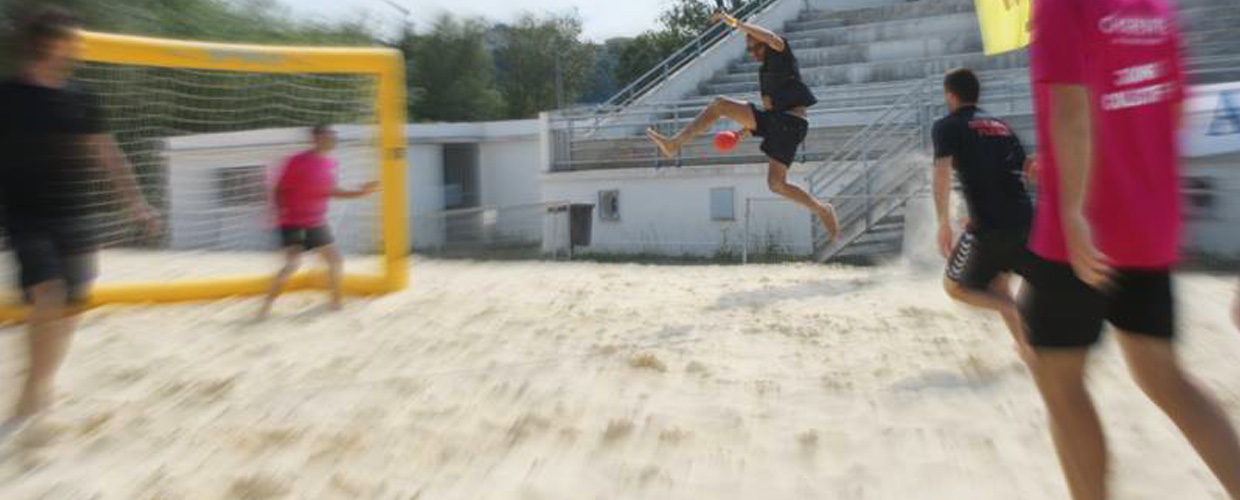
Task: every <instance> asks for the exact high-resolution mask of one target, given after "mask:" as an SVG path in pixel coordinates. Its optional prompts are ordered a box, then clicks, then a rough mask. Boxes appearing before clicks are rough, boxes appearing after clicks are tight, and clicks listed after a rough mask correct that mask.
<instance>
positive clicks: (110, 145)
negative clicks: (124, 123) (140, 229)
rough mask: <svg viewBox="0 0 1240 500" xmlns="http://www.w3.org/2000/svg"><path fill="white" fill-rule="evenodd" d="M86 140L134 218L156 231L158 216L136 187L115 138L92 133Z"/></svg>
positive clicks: (129, 167)
mask: <svg viewBox="0 0 1240 500" xmlns="http://www.w3.org/2000/svg"><path fill="white" fill-rule="evenodd" d="M87 141H89V142H90V144H91V149H92V150H93V151H94V153H95V157H96V158H99V161H100V163H102V166H103V170H104V172H105V173H106V174H107V177H108V181H109V182H111V184H112V187H113V188H115V189H116V190H117V191H120V193H121V196H122V197H124V198H125V202H126V203H127V204H128V205H129V209H130V211H131V212H132V213H133V216H134V218H136V219H138V220H140V221H142V222H143V223H145V224H146V225H147V229H148V230H150V231H152V232H157V231H158V230H159V217H158V215H157V214H156V212H155V209H154V208H151V205H150V204H149V203H147V201H146V198H145V197H144V196H142V191H141V190H140V189H139V188H138V180H137V177H136V176H135V175H134V172H133V168H132V167H131V166H130V165H129V162H128V161H127V160H125V155H124V153H122V152H121V150H120V148H119V147H118V146H117V145H116V140H115V139H113V138H112V135H111V134H93V135H90V136H87Z"/></svg>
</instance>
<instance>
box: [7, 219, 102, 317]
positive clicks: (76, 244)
mask: <svg viewBox="0 0 1240 500" xmlns="http://www.w3.org/2000/svg"><path fill="white" fill-rule="evenodd" d="M6 229H7V231H8V234H9V244H10V246H12V248H13V256H14V257H15V258H16V260H17V266H18V268H20V272H19V276H20V277H19V283H18V285H19V286H20V288H21V290H22V292H23V294H24V296H25V299H26V301H27V302H29V301H30V300H31V297H30V288H31V287H34V286H36V285H42V284H44V283H48V282H53V281H59V282H62V283H64V285H65V288H66V293H67V295H68V300H69V302H70V303H74V304H80V303H82V302H85V301H86V299H88V298H89V297H90V288H91V285H93V284H94V282H95V278H97V277H98V274H99V266H98V260H99V258H98V245H97V244H96V243H95V238H94V234H93V232H92V231H91V228H90V227H89V224H88V223H87V222H86V221H84V220H77V219H29V218H21V217H13V218H11V219H10V220H9V221H8V224H7V225H6Z"/></svg>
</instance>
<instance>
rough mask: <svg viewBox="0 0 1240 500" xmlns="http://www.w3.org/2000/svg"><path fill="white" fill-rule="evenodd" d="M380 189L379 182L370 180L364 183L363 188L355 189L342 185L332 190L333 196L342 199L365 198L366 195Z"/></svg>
mask: <svg viewBox="0 0 1240 500" xmlns="http://www.w3.org/2000/svg"><path fill="white" fill-rule="evenodd" d="M378 189H379V183H378V182H368V183H366V184H365V185H363V186H362V188H361V189H355V190H354V189H343V188H341V187H340V186H336V189H335V190H333V191H332V198H341V199H353V198H364V197H367V196H370V195H371V194H373V193H374V192H375V191H377V190H378Z"/></svg>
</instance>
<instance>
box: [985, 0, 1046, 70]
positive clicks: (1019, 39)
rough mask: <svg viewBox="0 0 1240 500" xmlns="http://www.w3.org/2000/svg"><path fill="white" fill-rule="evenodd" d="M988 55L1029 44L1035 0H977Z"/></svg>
mask: <svg viewBox="0 0 1240 500" xmlns="http://www.w3.org/2000/svg"><path fill="white" fill-rule="evenodd" d="M974 1H975V2H976V4H977V20H978V23H979V24H980V25H981V28H982V44H983V45H984V46H985V47H986V55H988V56H993V55H995V54H1002V53H1004V52H1010V51H1013V50H1017V49H1021V48H1024V47H1025V46H1027V45H1029V24H1030V22H1031V21H1032V20H1033V7H1032V6H1033V0H974Z"/></svg>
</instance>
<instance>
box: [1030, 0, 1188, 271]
mask: <svg viewBox="0 0 1240 500" xmlns="http://www.w3.org/2000/svg"><path fill="white" fill-rule="evenodd" d="M1033 5H1034V7H1033V8H1034V15H1033V47H1032V49H1031V55H1030V60H1031V65H1032V77H1033V88H1034V99H1035V102H1036V107H1037V122H1038V137H1039V141H1038V142H1039V147H1038V162H1039V165H1040V167H1041V169H1040V170H1041V173H1040V176H1039V179H1038V188H1039V192H1038V198H1039V199H1038V206H1037V216H1036V217H1035V220H1034V227H1033V236H1032V241H1031V242H1030V248H1031V249H1032V250H1033V251H1034V253H1037V254H1038V255H1040V256H1041V257H1043V258H1045V259H1048V260H1052V261H1059V262H1066V261H1067V260H1068V259H1067V255H1068V254H1067V248H1066V245H1065V243H1064V234H1063V230H1062V227H1061V223H1060V214H1059V166H1058V163H1057V161H1056V159H1055V152H1054V148H1053V146H1052V143H1051V129H1050V123H1051V116H1050V113H1051V107H1050V99H1049V97H1050V85H1052V84H1067V85H1072V84H1076V85H1084V86H1085V87H1087V88H1088V89H1089V93H1090V99H1091V101H1092V108H1093V113H1092V117H1093V130H1094V141H1093V144H1094V165H1093V170H1092V171H1091V179H1090V185H1089V192H1088V193H1086V196H1087V199H1086V208H1085V210H1086V213H1085V216H1086V218H1087V219H1088V220H1089V221H1090V223H1091V226H1092V227H1093V232H1094V241H1095V243H1096V244H1097V245H1098V248H1099V249H1100V250H1101V251H1102V252H1103V253H1104V254H1106V255H1107V256H1108V257H1109V258H1110V259H1111V262H1112V264H1113V265H1115V266H1116V267H1122V268H1165V267H1169V266H1171V265H1172V264H1174V263H1175V262H1176V260H1177V259H1178V257H1179V242H1180V225H1181V221H1180V189H1179V168H1178V162H1179V147H1178V144H1177V129H1178V126H1179V113H1180V109H1181V103H1182V102H1183V101H1184V94H1185V91H1184V78H1183V69H1182V66H1181V64H1182V62H1181V60H1180V35H1179V30H1178V28H1177V26H1176V21H1175V11H1174V6H1173V5H1172V3H1171V2H1170V0H1038V1H1036V2H1034V4H1033Z"/></svg>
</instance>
